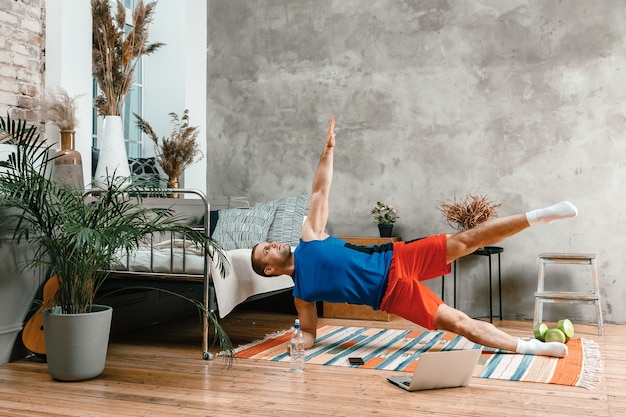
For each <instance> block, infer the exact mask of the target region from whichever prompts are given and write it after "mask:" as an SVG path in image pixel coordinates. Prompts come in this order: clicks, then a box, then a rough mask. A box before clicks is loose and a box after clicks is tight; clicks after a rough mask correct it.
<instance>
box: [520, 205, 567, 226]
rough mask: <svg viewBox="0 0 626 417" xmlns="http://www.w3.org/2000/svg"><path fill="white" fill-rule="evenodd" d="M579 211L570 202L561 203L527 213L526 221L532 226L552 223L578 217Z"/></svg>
mask: <svg viewBox="0 0 626 417" xmlns="http://www.w3.org/2000/svg"><path fill="white" fill-rule="evenodd" d="M577 215H578V209H577V208H576V207H575V206H574V205H573V204H572V203H570V202H568V201H561V202H560V203H557V204H555V205H553V206H550V207H546V208H542V209H537V210H531V211H529V212H528V213H526V219H527V220H528V223H530V225H531V226H532V225H533V224H537V223H546V224H547V223H552V222H553V221H554V220H560V219H567V218H570V217H576V216H577Z"/></svg>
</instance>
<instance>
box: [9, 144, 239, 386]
mask: <svg viewBox="0 0 626 417" xmlns="http://www.w3.org/2000/svg"><path fill="white" fill-rule="evenodd" d="M48 149H49V147H48V148H47V147H42V146H41V143H40V141H39V138H38V135H36V136H32V137H29V139H27V140H23V141H21V142H19V143H17V144H16V150H15V152H14V153H13V154H12V155H11V156H10V157H9V160H8V161H6V162H1V163H0V165H2V166H3V167H4V168H5V170H4V171H2V173H0V213H1V215H0V227H2V228H4V229H5V230H11V231H13V238H14V239H15V240H16V241H17V242H20V241H26V240H28V242H29V243H30V244H31V245H32V246H33V248H34V251H35V254H34V256H33V257H32V258H31V259H28V260H27V261H26V263H25V265H24V266H25V267H35V266H43V267H45V269H47V270H49V271H50V276H51V277H56V278H54V279H55V280H56V282H57V285H58V290H57V291H56V296H55V297H54V299H55V302H56V307H52V308H50V309H47V310H44V311H43V325H44V333H45V346H46V358H47V363H48V370H49V372H50V374H51V375H52V376H53V377H54V378H55V379H59V380H67V381H72V380H82V379H88V378H93V377H95V376H98V375H99V374H100V373H101V372H102V370H103V369H104V362H105V359H106V351H107V349H106V348H107V345H108V336H109V335H108V333H109V328H110V320H111V308H110V307H108V306H101V305H97V304H96V303H94V300H95V298H96V294H97V292H98V289H99V288H100V287H101V285H102V283H103V282H104V281H105V280H106V278H107V274H106V273H105V272H103V271H106V270H108V269H109V268H110V266H111V265H112V264H113V261H114V260H116V259H117V258H118V257H119V256H120V255H119V254H120V253H123V251H125V250H130V251H132V250H134V249H136V248H137V247H138V246H139V245H140V243H141V242H143V241H144V240H145V239H149V238H150V236H151V235H152V234H154V233H169V232H172V233H175V234H176V235H178V236H184V237H185V238H186V239H188V240H190V241H193V242H195V243H196V244H198V245H202V246H204V247H205V250H209V253H210V254H212V256H218V257H221V258H218V259H220V260H224V259H225V258H223V256H224V254H223V252H222V251H221V250H220V248H219V247H218V246H216V245H214V244H213V243H214V242H213V241H212V240H211V239H210V238H209V237H208V236H206V235H205V234H204V233H203V232H201V231H198V230H196V229H194V228H193V227H192V226H190V225H186V224H185V222H184V221H182V219H181V218H179V217H177V216H176V215H175V213H174V211H173V210H172V209H171V208H165V209H162V208H147V207H144V206H142V204H141V200H140V197H137V195H139V194H138V192H139V190H134V189H133V186H132V185H131V186H129V187H127V188H123V189H122V188H121V185H122V184H124V179H123V178H116V177H111V178H110V179H109V182H108V185H107V187H106V188H105V189H103V190H100V192H99V193H98V195H97V196H96V197H94V198H93V199H90V200H88V201H86V200H85V198H84V196H83V195H82V193H76V190H75V189H74V188H73V187H71V186H68V185H66V184H59V183H56V182H55V181H52V180H51V179H50V178H49V176H48V174H47V172H48V171H49V170H47V169H46V168H47V165H48V164H49V163H50V161H51V160H53V158H52V159H50V158H48V157H47V152H48ZM210 246H213V247H210ZM196 305H197V304H196ZM203 312H204V314H207V315H208V317H209V319H210V320H211V321H212V322H213V324H215V325H216V331H217V332H218V339H219V341H220V344H221V345H222V346H221V347H222V349H226V351H227V352H228V351H230V352H232V345H230V340H229V339H228V336H227V335H226V334H225V332H224V330H223V328H222V327H221V326H220V325H219V323H217V318H216V317H215V315H214V313H213V312H210V311H203ZM92 318H93V319H95V320H101V322H100V324H90V323H86V321H87V320H90V319H92ZM53 320H54V322H53ZM57 320H61V321H62V322H63V323H62V324H63V325H65V324H68V325H70V326H74V325H75V322H78V324H79V325H84V326H82V328H81V330H80V332H75V333H61V331H60V330H59V329H60V328H61V325H60V324H58V323H57ZM99 330H103V331H104V333H102V334H99V335H98V336H96V335H95V333H91V332H96V331H99ZM79 341H82V342H84V343H85V344H82V342H79ZM96 341H98V342H96ZM92 353H97V354H98V357H96V358H91V357H90V356H89V355H90V354H92Z"/></svg>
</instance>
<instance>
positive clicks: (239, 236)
mask: <svg viewBox="0 0 626 417" xmlns="http://www.w3.org/2000/svg"><path fill="white" fill-rule="evenodd" d="M275 213H276V204H264V205H262V206H255V207H252V208H249V209H227V210H220V215H219V218H218V220H217V224H216V225H215V231H214V232H213V235H212V237H213V239H214V240H216V241H217V242H218V243H219V244H220V245H221V246H222V248H224V249H225V250H232V249H250V248H252V247H253V246H254V245H255V244H257V243H259V242H263V241H265V240H267V232H268V231H269V229H270V226H271V224H272V220H273V219H274V214H275Z"/></svg>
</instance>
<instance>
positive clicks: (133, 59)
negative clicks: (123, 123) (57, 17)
mask: <svg viewBox="0 0 626 417" xmlns="http://www.w3.org/2000/svg"><path fill="white" fill-rule="evenodd" d="M155 7H156V1H154V2H151V3H148V4H144V2H143V1H142V0H139V1H138V2H137V4H136V6H135V8H134V9H133V12H132V23H131V24H132V27H131V28H130V31H129V32H128V33H126V32H125V30H124V29H125V26H126V9H125V8H124V5H123V3H122V2H121V1H120V0H117V10H116V13H115V16H113V15H112V14H111V9H110V7H109V0H91V13H92V49H91V50H92V65H93V67H92V72H93V76H94V77H95V78H96V80H97V82H98V87H99V88H100V91H101V94H100V95H98V96H97V97H96V98H95V99H94V106H95V107H96V108H97V109H98V114H99V115H100V116H119V115H121V111H122V106H123V105H124V99H125V97H126V94H127V93H128V91H129V90H130V87H131V86H132V83H133V78H134V74H135V68H136V67H137V62H138V58H140V57H141V56H142V55H149V54H151V53H153V52H154V51H156V50H157V49H158V48H160V47H161V46H163V45H165V44H164V43H162V42H155V43H148V27H149V26H150V24H151V23H152V20H153V17H154V9H155Z"/></svg>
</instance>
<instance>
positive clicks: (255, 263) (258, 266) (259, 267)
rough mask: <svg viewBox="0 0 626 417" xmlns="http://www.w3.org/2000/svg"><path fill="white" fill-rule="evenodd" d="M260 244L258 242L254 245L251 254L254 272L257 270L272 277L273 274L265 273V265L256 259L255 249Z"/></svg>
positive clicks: (258, 272) (262, 274) (264, 275)
mask: <svg viewBox="0 0 626 417" xmlns="http://www.w3.org/2000/svg"><path fill="white" fill-rule="evenodd" d="M257 246H259V244H258V243H257V244H256V245H254V246H253V247H252V253H251V254H250V263H251V264H252V269H253V270H254V272H256V273H257V274H258V275H261V276H263V277H270V276H271V275H267V274H266V273H265V265H261V263H260V262H258V261H256V260H255V259H254V250H255V249H256V247H257Z"/></svg>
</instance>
